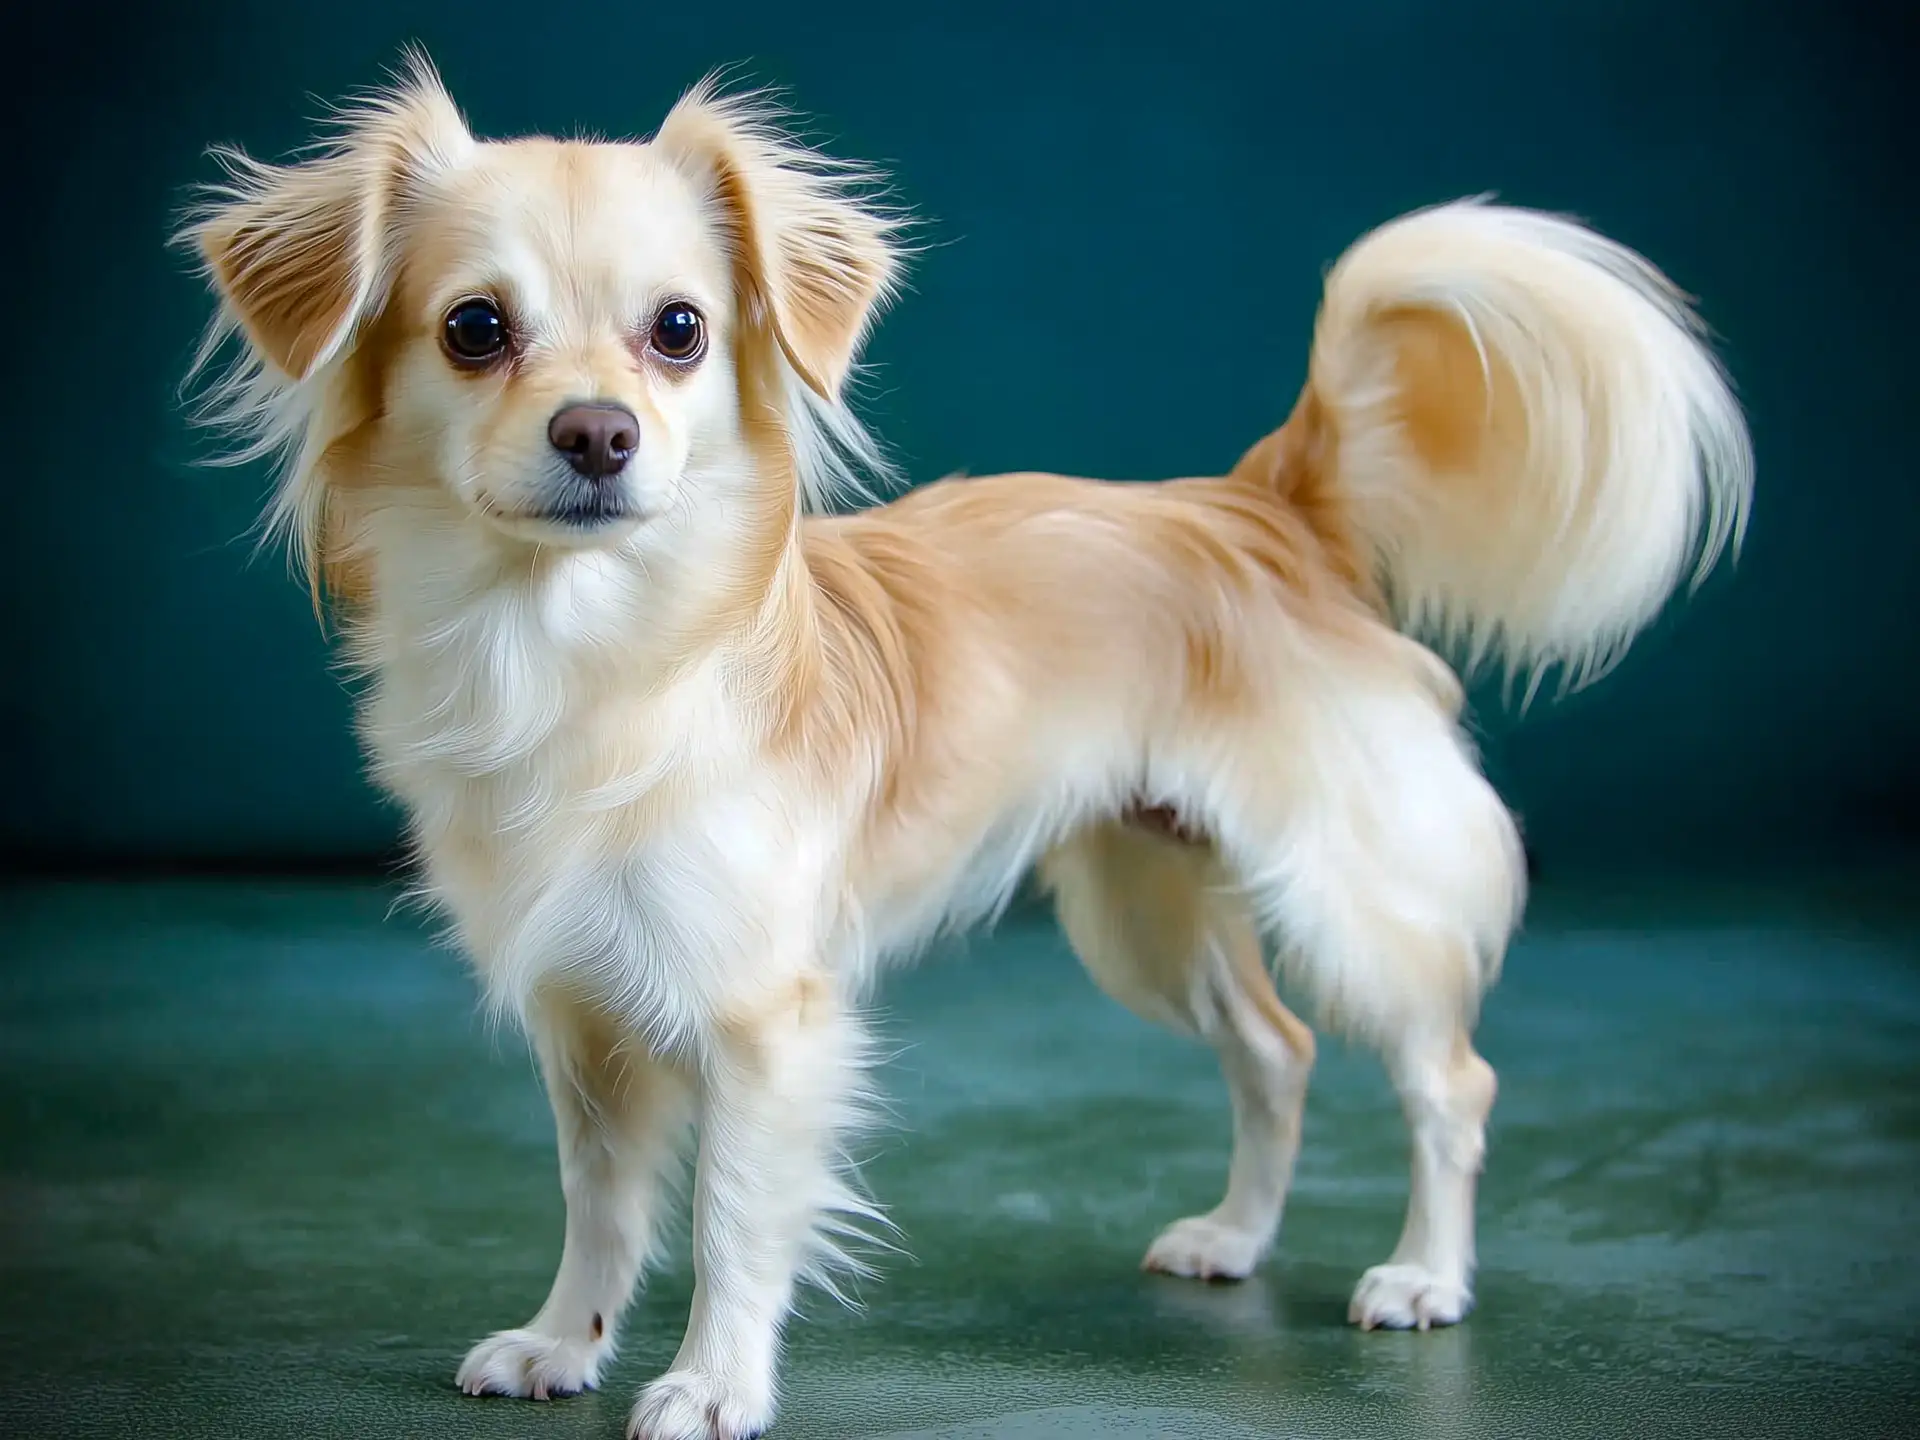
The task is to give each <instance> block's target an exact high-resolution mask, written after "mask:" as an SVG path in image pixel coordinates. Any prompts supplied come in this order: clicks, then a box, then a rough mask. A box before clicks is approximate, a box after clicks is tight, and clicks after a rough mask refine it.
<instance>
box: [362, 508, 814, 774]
mask: <svg viewBox="0 0 1920 1440" xmlns="http://www.w3.org/2000/svg"><path fill="white" fill-rule="evenodd" d="M776 518H777V517H776ZM360 546H361V549H362V551H363V554H364V556H365V560H366V572H367V582H368V594H367V596H366V598H365V604H364V606H363V607H362V608H361V609H360V611H359V613H358V614H357V615H356V616H355V617H354V618H353V619H352V621H351V623H350V625H349V626H348V630H347V634H348V637H349V642H350V643H349V654H350V658H351V659H352V661H353V662H354V663H355V664H356V665H358V666H359V667H360V668H362V669H363V670H364V671H366V672H367V673H368V674H369V675H370V678H372V679H373V681H374V682H375V695H374V697H373V703H372V704H371V705H370V707H369V714H368V727H367V728H368V739H369V740H370V741H371V742H372V744H373V747H374V749H375V751H376V755H377V756H378V757H379V759H380V760H381V762H382V763H383V764H389V765H390V764H392V763H394V761H395V760H396V759H398V758H399V757H402V756H407V757H412V758H415V759H425V760H430V761H433V762H437V763H440V764H444V765H446V766H449V767H450V768H453V769H455V770H458V771H460V772H462V773H465V774H468V775H473V776H479V775H484V774H489V773H496V772H498V771H500V770H503V769H505V768H508V767H512V766H514V765H516V764H519V763H521V762H524V761H527V760H530V759H533V758H534V757H535V756H536V755H537V753H538V752H539V751H540V750H541V749H542V748H543V747H545V746H548V745H550V744H553V743H556V742H558V743H562V744H565V745H567V746H568V747H569V748H572V749H574V750H576V751H577V750H578V749H579V748H580V747H579V743H578V742H580V741H581V740H582V739H583V738H584V736H583V734H582V730H581V725H582V723H583V722H586V721H590V720H591V719H592V717H593V713H594V712H596V711H603V710H605V709H606V707H608V706H609V705H610V704H617V705H619V706H620V707H621V710H622V719H621V723H622V724H623V725H625V726H628V727H632V728H639V729H644V728H646V727H647V726H649V724H650V723H652V719H653V717H655V716H660V717H664V716H666V715H668V714H671V713H672V712H674V711H675V710H676V709H678V708H682V707H684V705H685V704H686V702H687V700H688V695H687V691H688V690H689V688H690V687H692V688H696V689H699V690H701V691H702V692H703V693H702V694H701V696H700V703H699V708H700V709H703V710H707V711H709V712H710V711H711V710H712V709H713V708H714V707H716V706H724V707H725V708H726V709H727V710H728V712H729V718H730V723H731V724H733V725H737V726H738V727H740V732H741V738H745V737H746V736H747V735H749V734H751V733H752V732H755V731H765V730H770V729H771V728H774V727H777V726H778V725H779V724H780V723H781V720H782V716H781V715H780V714H779V710H780V707H781V705H782V703H784V702H783V699H782V697H790V696H791V694H792V693H793V690H794V687H793V686H792V684H791V683H789V682H790V680H791V677H793V676H795V675H797V674H800V673H803V672H804V671H805V669H806V654H807V651H808V647H809V645H810V643H811V635H812V631H813V612H812V606H813V604H814V599H813V592H812V587H811V585H810V584H809V583H808V576H807V572H806V560H805V555H804V551H803V550H802V547H801V545H800V543H799V534H798V521H797V519H796V518H794V517H792V516H788V517H786V518H785V520H784V531H783V532H780V533H775V534H766V533H760V534H748V535H746V536H742V535H741V534H739V533H735V534H731V535H727V536H713V537H704V538H703V537H698V536H695V537H691V538H689V539H688V540H687V541H686V543H684V544H679V543H677V544H675V545H673V546H647V545H645V544H640V543H630V544H628V545H627V546H624V547H618V548H608V549H603V550H589V549H579V550H560V549H555V548H535V547H532V546H525V545H516V544H507V543H502V542H501V541H500V540H499V539H498V538H497V537H494V536H492V535H489V534H486V533H484V532H481V531H479V530H478V529H477V528H476V527H475V526H474V525H473V524H472V522H471V520H470V519H467V518H466V517H463V516H460V515H458V514H457V513H455V512H454V510H453V507H452V506H451V504H450V503H449V502H445V501H439V500H436V499H422V500H419V501H416V502H411V503H394V504H387V505H383V506H381V507H379V508H378V509H373V510H370V511H369V512H368V513H367V514H366V516H365V517H364V521H363V524H362V526H361V527H360ZM382 700H384V702H385V703H384V704H383V703H381V702H382ZM667 738H668V737H666V736H664V735H663V736H662V739H663V741H665V740H667Z"/></svg>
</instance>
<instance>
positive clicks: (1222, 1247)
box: [1140, 1215, 1266, 1280]
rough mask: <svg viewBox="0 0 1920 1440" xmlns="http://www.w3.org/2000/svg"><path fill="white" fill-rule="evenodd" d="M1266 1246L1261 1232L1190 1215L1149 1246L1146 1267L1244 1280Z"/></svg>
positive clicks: (1196, 1276)
mask: <svg viewBox="0 0 1920 1440" xmlns="http://www.w3.org/2000/svg"><path fill="white" fill-rule="evenodd" d="M1265 1248H1266V1244H1265V1241H1264V1240H1263V1239H1262V1238H1261V1237H1260V1236H1258V1235H1255V1234H1251V1233H1250V1232H1248V1231H1245V1230H1239V1229H1236V1228H1234V1227H1233V1226H1231V1225H1226V1224H1222V1223H1221V1222H1220V1221H1218V1220H1216V1219H1214V1218H1213V1217H1212V1216H1211V1215H1189V1216H1188V1217H1187V1218H1186V1219H1185V1220H1176V1221H1174V1222H1173V1224H1171V1225H1169V1226H1168V1227H1167V1228H1166V1229H1165V1230H1162V1231H1161V1232H1160V1238H1159V1239H1157V1240H1155V1241H1154V1242H1153V1244H1152V1245H1150V1246H1148V1247H1147V1257H1146V1259H1144V1260H1142V1261H1141V1262H1140V1268H1141V1269H1142V1270H1157V1271H1159V1272H1160V1273H1161V1274H1162V1275H1180V1276H1184V1277H1185V1278H1187V1279H1189V1280H1244V1279H1246V1278H1247V1276H1249V1275H1251V1274H1252V1273H1253V1267H1254V1266H1255V1265H1257V1264H1259V1263H1260V1252H1261V1251H1262V1250H1264V1249H1265Z"/></svg>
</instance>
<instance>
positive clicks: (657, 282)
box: [186, 60, 898, 567]
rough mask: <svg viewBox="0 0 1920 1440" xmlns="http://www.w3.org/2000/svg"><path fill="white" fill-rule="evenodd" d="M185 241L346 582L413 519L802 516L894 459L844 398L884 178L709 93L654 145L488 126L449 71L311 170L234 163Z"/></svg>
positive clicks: (248, 398) (236, 395) (287, 501)
mask: <svg viewBox="0 0 1920 1440" xmlns="http://www.w3.org/2000/svg"><path fill="white" fill-rule="evenodd" d="M224 159H225V161H226V164H227V169H228V172H229V176H230V183H228V184H226V185H225V186H223V187H221V188H220V189H218V190H217V191H215V192H214V194H213V196H212V198H211V200H210V202H209V203H208V204H207V205H206V206H205V207H204V208H203V209H202V210H201V211H200V212H199V213H198V214H197V215H195V216H194V218H193V219H192V221H191V222H190V224H189V226H188V228H187V231H186V235H187V237H188V238H189V239H190V241H191V243H192V244H193V245H194V246H195V247H196V248H197V250H198V252H199V255H200V257H201V259H202V260H203V262H204V266H205V269H206V272H207V274H208V276H209V278H210V280H211V282H212V284H213V286H214V288H215V289H216V291H217V292H218V294H219V297H220V299H221V302H222V308H221V318H220V321H219V323H218V325H217V327H216V332H215V334H214V336H213V340H214V341H215V342H218V341H220V340H223V339H224V338H226V337H227V336H228V335H232V334H235V333H237V335H238V337H239V341H240V346H241V356H240V363H239V366H238V367H237V369H236V370H235V371H234V372H233V374H232V376H231V377H230V378H229V380H228V381H227V383H226V384H225V386H224V388H223V389H222V390H220V391H219V392H217V394H216V410H217V411H219V412H221V413H224V414H225V415H226V416H227V417H228V418H230V419H237V420H239V421H241V422H243V423H244V424H246V425H248V426H250V427H251V429H252V439H253V441H254V444H253V447H252V451H251V452H250V453H255V454H258V453H264V452H266V451H268V450H271V449H276V448H279V447H282V446H284V447H286V448H287V449H288V450H289V451H290V452H291V463H290V465H289V467H288V475H287V479H286V482H285V486H284V488H283V490H282V492H281V496H280V500H279V507H278V508H279V518H280V519H281V520H282V521H283V522H285V524H286V525H287V527H288V528H289V529H290V530H291V531H292V532H293V534H294V538H295V541H296V543H297V544H298V545H299V546H300V547H301V549H302V554H303V557H304V558H306V559H307V560H309V561H310V562H311V561H318V562H320V565H321V566H322V567H325V566H326V565H328V564H329V563H330V562H334V561H338V560H340V559H341V558H342V556H341V554H339V553H336V552H338V551H341V550H350V549H351V547H352V545H353V543H354V542H353V539H352V537H351V535H350V534H345V533H341V532H343V531H344V532H351V531H353V530H354V528H355V526H356V524H360V525H362V526H363V525H364V522H365V519H366V517H367V516H369V515H373V514H377V513H379V512H380V511H381V510H382V509H383V508H386V509H398V508H410V509H411V511H412V512H414V513H416V514H419V515H424V516H430V517H432V520H433V523H434V524H436V525H439V526H441V527H442V528H445V527H449V526H450V527H454V528H457V529H458V530H459V531H460V532H461V533H462V534H463V535H464V536H466V537H468V538H472V537H475V536H479V537H484V540H485V543H487V544H491V545H494V546H498V547H505V548H508V549H511V548H512V547H516V546H518V547H525V546H529V545H531V546H538V547H569V548H576V549H577V548H585V547H598V548H622V547H633V548H638V549H639V550H641V551H642V552H644V551H646V550H647V549H648V548H649V547H650V546H651V547H661V548H664V547H670V546H673V545H675V544H676V543H684V542H685V541H687V540H688V539H689V538H691V537H690V535H689V531H693V532H697V533H698V534H700V535H705V536H710V537H711V536H716V535H725V534H726V533H727V532H728V530H729V527H732V528H733V529H734V530H737V529H738V528H739V527H741V526H745V525H753V526H759V527H763V528H764V527H766V526H775V527H777V526H778V525H780V524H781V523H782V522H781V516H782V515H783V514H784V515H785V516H786V517H787V523H789V524H790V521H791V516H792V514H793V513H794V511H795V508H796V507H797V506H798V505H800V504H801V503H803V502H804V501H805V500H807V499H809V498H813V497H816V496H817V495H819V494H821V493H823V492H824V491H825V490H826V489H828V488H829V487H830V486H831V485H832V484H833V483H834V481H835V479H836V478H837V477H844V476H845V474H846V473H847V463H848V461H849V460H850V459H851V460H854V461H859V460H862V459H866V460H871V458H872V456H871V451H870V450H868V449H866V448H865V441H864V438H863V436H862V433H861V431H860V429H859V427H858V426H857V425H856V424H855V423H854V422H853V420H852V418H851V416H850V415H849V413H848V412H847V410H846V409H845V407H844V403H843V400H842V390H843V387H844V385H845V383H846V381H847V378H848V375H849V372H850V370H851V369H852V367H853V364H854V361H855V357H856V354H857V351H858V348H859V344H860V341H861V339H862V337H863V335H864V332H865V330H866V327H867V324H868V322H869V320H870V318H871V316H872V315H873V313H874V311H875V308H876V307H877V305H878V304H879V303H880V302H881V301H882V300H883V299H884V298H885V297H886V295H887V294H888V292H889V290H890V289H891V287H892V285H893V282H894V279H895V276H896V273H897V265H898V252H897V250H896V247H895V244H894V236H895V229H896V224H897V222H896V220H895V219H894V218H893V217H892V216H890V215H889V214H888V213H887V212H885V211H883V210H881V209H879V208H877V207H876V206H875V205H874V204H873V203H872V202H871V201H870V200H869V199H868V198H866V197H867V196H868V195H869V194H870V190H869V188H868V186H867V185H866V178H867V177H866V176H865V174H864V173H863V172H858V171H854V170H852V169H850V168H848V167H844V166H841V165H839V164H837V163H835V162H832V161H829V160H827V159H825V158H823V157H821V156H819V155H818V154H817V153H815V152H813V151H811V150H809V149H807V148H804V147H803V146H801V145H799V144H798V143H796V142H795V141H793V140H791V139H790V138H788V137H787V136H786V135H784V134H782V133H781V132H780V131H779V130H778V129H777V128H776V126H775V124H774V123H773V116H772V114H771V112H770V111H769V110H768V109H767V108H766V107H765V105H764V104H762V103H761V102H759V101H757V100H753V99H739V98H725V97H722V96H721V95H720V94H719V93H718V92H717V91H716V89H715V88H714V87H713V86H711V85H701V86H699V87H697V88H696V89H694V90H693V91H692V92H691V93H689V94H688V95H687V96H686V98H684V99H683V100H682V101H681V102H680V103H679V104H678V105H677V106H675V108H674V109H673V111H672V112H671V114H670V115H669V116H668V117H667V120H666V122H665V123H664V125H662V127H661V128H660V130H659V132H658V133H657V134H656V135H655V136H654V137H653V138H652V139H651V140H650V141H648V142H645V143H597V142H592V143H590V142H584V141H570V142H563V141H558V140H550V139H524V140H517V141H512V142H486V141H481V140H478V139H476V138H475V137H474V136H473V135H472V134H471V133H470V132H469V130H468V128H467V126H466V124H465V122H464V121H463V119H462V117H461V115H460V113H459V111H458V110H457V109H456V108H455V107H454V105H453V103H452V101H451V100H450V99H449V98H448V96H447V94H446V92H445V90H444V89H443V88H442V87H441V85H440V83H439V81H438V79H437V78H436V77H435V75H434V74H433V72H432V70H431V69H430V68H429V67H428V66H427V64H426V63H425V61H424V60H416V61H414V62H413V63H412V64H411V65H410V68H409V70H408V72H407V73H406V75H405V77H404V78H403V79H402V80H401V81H400V82H399V83H398V84H397V85H396V86H395V87H394V88H392V89H391V90H388V91H385V92H383V93H380V94H378V95H376V96H374V97H372V98H371V99H369V100H367V101H364V102H362V103H360V104H358V105H356V106H354V107H352V108H351V109H349V110H348V111H347V112H346V114H345V115H344V117H343V123H342V128H341V133H340V135H339V137H338V138H337V140H336V141H335V142H334V143H332V144H331V145H329V146H328V147H327V148H325V149H324V150H321V151H319V152H317V153H315V154H314V155H313V156H311V158H307V159H304V160H301V161H299V162H297V163H294V164H289V165H267V164H262V163H259V162H256V161H253V160H250V159H247V158H246V157H244V156H242V155H239V154H237V153H234V152H227V153H226V154H225V155H224Z"/></svg>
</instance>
